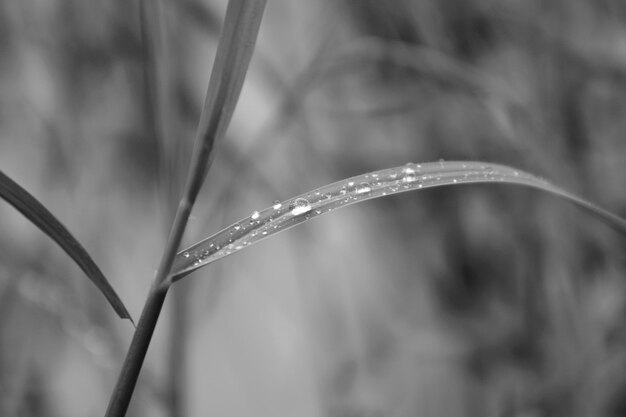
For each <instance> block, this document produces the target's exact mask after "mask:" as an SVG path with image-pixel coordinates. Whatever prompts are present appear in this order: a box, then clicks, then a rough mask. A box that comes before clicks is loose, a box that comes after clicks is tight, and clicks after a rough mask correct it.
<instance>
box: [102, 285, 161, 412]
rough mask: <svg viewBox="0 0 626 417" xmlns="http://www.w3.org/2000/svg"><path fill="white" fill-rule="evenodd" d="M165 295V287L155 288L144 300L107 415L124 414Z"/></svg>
mask: <svg viewBox="0 0 626 417" xmlns="http://www.w3.org/2000/svg"><path fill="white" fill-rule="evenodd" d="M166 295H167V290H166V289H158V288H156V290H154V291H151V292H150V295H149V297H148V299H147V300H146V304H145V305H144V309H143V311H142V313H141V317H140V318H139V323H138V324H137V330H136V331H135V334H134V336H133V340H132V342H131V344H130V347H129V349H128V353H127V354H126V359H125V360H124V365H123V367H122V371H121V373H120V376H119V378H118V380H117V384H116V386H115V389H114V390H113V395H112V396H111V402H109V406H108V408H107V411H106V416H107V417H109V416H124V415H125V414H126V411H127V410H128V405H129V404H130V400H131V398H132V396H133V392H134V390H135V385H136V384H137V378H138V376H139V372H140V371H141V367H142V365H143V362H144V359H145V357H146V352H147V351H148V346H149V345H150V340H151V339H152V334H153V333H154V328H155V327H156V323H157V321H158V318H159V314H160V313H161V308H162V307H163V302H164V301H165V296H166Z"/></svg>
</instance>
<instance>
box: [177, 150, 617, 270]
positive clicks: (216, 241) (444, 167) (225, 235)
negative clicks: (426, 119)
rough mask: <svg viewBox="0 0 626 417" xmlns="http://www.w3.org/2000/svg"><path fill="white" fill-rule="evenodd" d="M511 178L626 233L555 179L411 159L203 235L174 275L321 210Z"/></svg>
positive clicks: (503, 169) (487, 166)
mask: <svg viewBox="0 0 626 417" xmlns="http://www.w3.org/2000/svg"><path fill="white" fill-rule="evenodd" d="M473 183H506V184H514V185H522V186H526V187H531V188H536V189H539V190H541V191H545V192H548V193H551V194H555V195H557V196H559V197H562V198H564V199H566V200H569V201H570V202H573V203H574V204H576V205H578V206H579V207H582V208H584V209H586V210H588V211H589V212H591V213H593V214H594V215H596V216H598V217H599V218H600V219H602V220H604V221H605V222H607V223H608V224H609V225H611V226H612V227H614V228H615V229H616V230H618V231H620V232H622V233H624V234H626V221H625V220H624V219H622V218H620V217H618V216H616V215H614V214H612V213H610V212H608V211H606V210H604V209H602V208H600V207H598V206H596V205H594V204H592V203H590V202H588V201H586V200H584V199H581V198H579V197H577V196H575V195H573V194H571V193H569V192H567V191H565V190H563V189H561V188H559V187H556V186H554V185H552V184H551V183H549V182H547V181H545V180H543V179H541V178H539V177H536V176H534V175H532V174H529V173H527V172H524V171H520V170H518V169H515V168H511V167H508V166H504V165H498V164H490V163H483V162H456V161H447V162H443V161H442V162H429V163H423V164H413V163H409V164H407V165H405V166H401V167H396V168H390V169H383V170H380V171H374V172H370V173H368V174H363V175H359V176H356V177H352V178H348V179H345V180H343V181H339V182H335V183H333V184H329V185H326V186H324V187H321V188H318V189H316V190H313V191H310V192H308V193H306V194H301V195H299V196H297V197H294V198H292V199H289V200H286V201H283V202H279V201H276V202H275V203H274V204H273V205H272V206H271V207H269V208H266V209H264V210H261V211H255V212H253V213H252V214H251V215H250V216H249V217H247V218H245V219H243V220H240V221H239V222H237V223H235V224H233V225H231V226H229V227H227V228H226V229H224V230H222V231H220V232H218V233H216V234H214V235H213V236H211V237H209V238H207V239H204V240H202V241H200V242H198V243H196V244H195V245H193V246H191V247H189V248H187V249H185V250H184V251H182V252H180V253H179V254H177V256H176V258H175V260H174V265H173V267H172V274H171V275H170V279H171V280H172V281H176V280H178V279H180V278H182V277H183V276H185V275H187V274H188V273H190V272H192V271H194V270H196V269H198V268H200V267H202V266H205V265H208V264H210V263H211V262H214V261H216V260H218V259H220V258H223V257H224V256H228V255H231V254H233V253H235V252H238V251H239V250H241V249H244V248H246V247H248V246H250V245H252V244H254V243H257V242H259V241H261V240H263V239H265V238H267V237H269V236H272V235H274V234H276V233H278V232H282V231H284V230H287V229H289V228H290V227H293V226H295V225H297V224H300V223H303V222H305V221H307V220H310V219H312V218H314V217H317V216H319V215H321V214H325V213H329V212H331V211H334V210H336V209H338V208H341V207H345V206H348V205H351V204H355V203H359V202H361V201H365V200H370V199H372V198H378V197H383V196H386V195H392V194H397V193H403V192H407V191H413V190H420V189H423V188H429V187H438V186H444V185H460V184H473Z"/></svg>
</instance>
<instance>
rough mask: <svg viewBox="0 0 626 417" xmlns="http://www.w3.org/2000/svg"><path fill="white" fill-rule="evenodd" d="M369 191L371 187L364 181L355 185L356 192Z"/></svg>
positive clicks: (365, 192) (363, 192)
mask: <svg viewBox="0 0 626 417" xmlns="http://www.w3.org/2000/svg"><path fill="white" fill-rule="evenodd" d="M370 191H372V187H371V186H370V185H369V184H368V183H366V182H362V183H360V184H359V185H358V186H357V187H356V193H357V194H367V193H369V192H370Z"/></svg>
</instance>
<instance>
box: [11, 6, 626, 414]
mask: <svg viewBox="0 0 626 417" xmlns="http://www.w3.org/2000/svg"><path fill="white" fill-rule="evenodd" d="M265 3H266V1H265V0H230V1H229V3H228V9H227V12H226V17H225V24H224V29H223V32H222V35H221V38H220V42H219V45H218V51H217V55H216V58H215V63H214V66H213V71H212V73H211V77H210V80H209V86H208V91H207V95H206V100H205V104H204V107H203V110H202V114H201V117H200V121H199V124H198V129H197V134H196V139H195V145H194V150H193V155H192V161H191V164H190V168H189V171H188V173H187V180H186V182H185V186H184V191H183V197H182V198H181V200H180V201H179V202H178V206H177V207H178V208H177V211H176V215H175V218H174V220H173V224H172V226H171V228H170V233H169V237H168V240H167V243H166V246H165V249H164V251H163V254H162V257H161V261H160V264H159V267H158V269H157V273H156V276H155V277H154V280H153V283H152V286H151V288H150V290H149V293H148V296H147V298H146V301H145V304H144V307H143V311H142V314H141V317H140V318H139V319H138V321H137V327H136V330H135V333H134V336H133V339H132V341H131V344H130V347H129V349H128V353H127V356H126V359H125V361H124V364H123V365H122V369H121V372H120V376H119V378H118V381H117V384H116V386H115V388H114V390H113V393H112V396H111V399H110V402H109V407H108V410H107V411H106V415H107V416H110V417H121V416H123V415H125V414H126V411H127V409H128V406H129V404H130V401H131V400H132V398H133V392H134V389H135V385H136V383H137V379H138V376H139V374H140V371H141V368H142V365H143V362H144V359H145V356H146V354H147V351H148V348H149V346H150V343H151V338H152V335H153V332H154V329H155V327H156V325H157V323H158V320H159V317H160V313H161V309H162V306H163V303H164V301H165V299H166V296H167V293H168V290H169V289H170V287H171V285H173V284H175V283H176V282H177V281H179V280H180V279H182V278H184V277H186V276H188V275H189V274H191V273H192V272H193V271H195V270H197V269H198V268H201V267H204V266H207V265H209V264H211V263H212V262H215V261H217V260H219V259H221V258H223V257H226V256H229V255H231V254H233V253H235V252H238V251H241V250H243V249H245V248H247V247H249V246H251V245H253V244H255V243H257V242H259V241H261V240H263V239H265V238H268V237H270V236H273V235H275V234H277V233H279V232H282V231H285V230H287V229H289V228H291V227H293V226H296V225H299V224H302V223H304V222H306V221H308V220H311V219H313V218H315V217H317V216H320V215H322V214H327V213H331V212H333V211H335V210H337V209H339V208H342V207H346V206H349V205H352V204H356V203H360V202H364V201H367V200H370V199H374V198H381V197H385V196H390V195H394V194H398V193H403V192H408V191H419V190H421V189H426V188H432V187H440V186H452V185H467V184H476V183H490V184H494V186H495V185H497V186H504V185H515V186H523V187H530V188H533V189H536V190H539V191H542V192H547V193H550V194H552V195H554V196H556V197H558V198H561V199H563V200H565V201H568V202H570V203H574V204H575V205H577V206H579V207H581V208H582V209H584V210H586V211H588V212H589V213H591V214H592V215H595V216H597V217H599V218H600V219H602V220H603V221H605V222H606V223H608V224H609V225H610V226H611V227H612V228H614V229H615V230H617V231H619V232H621V233H623V234H626V221H624V220H623V219H622V218H620V217H618V216H616V215H614V214H612V213H610V212H608V211H606V210H604V209H602V208H600V207H598V206H596V205H595V204H593V203H590V202H588V201H587V200H585V199H583V198H580V197H578V196H576V195H574V194H572V193H570V192H568V191H566V190H564V189H562V188H560V187H558V186H556V185H554V184H552V183H551V182H549V181H547V180H544V179H542V178H539V177H538V176H535V175H533V174H531V173H528V172H525V171H522V170H519V169H516V168H513V167H509V166H504V165H500V164H496V163H490V162H477V161H437V162H423V163H415V162H408V163H407V164H406V165H403V166H398V167H392V168H388V169H382V170H377V171H372V172H368V173H364V174H361V175H358V176H355V177H351V178H347V179H343V180H340V181H338V182H335V183H332V184H329V185H325V186H321V187H319V188H317V189H314V190H312V191H309V192H306V193H303V194H301V195H298V196H295V197H292V198H288V199H286V200H284V201H278V200H277V201H274V202H273V203H272V205H271V206H270V207H267V208H263V209H256V210H254V211H251V214H250V215H249V216H248V217H246V218H244V219H241V220H239V221H237V222H236V223H234V224H232V225H231V226H228V227H226V228H225V229H223V230H221V231H219V232H217V233H215V234H213V235H211V236H210V237H208V238H206V239H204V240H202V241H200V242H198V243H196V244H194V245H192V246H190V247H188V248H185V249H181V240H182V237H183V234H184V232H185V229H186V227H187V223H188V220H189V217H190V214H191V211H192V209H193V207H194V204H195V202H196V199H197V197H198V194H199V192H200V190H201V188H202V185H203V182H204V180H205V178H206V176H207V174H208V173H209V170H210V167H211V164H212V162H213V160H214V158H215V155H216V152H217V151H218V149H219V145H220V143H221V142H222V141H223V139H224V136H225V133H226V130H227V128H228V125H229V122H230V120H231V117H232V114H233V112H234V109H235V107H236V103H237V100H238V97H239V94H240V91H241V89H242V86H243V82H244V79H245V75H246V73H247V70H248V65H249V62H250V60H251V58H252V54H253V52H254V45H255V41H256V37H257V33H258V30H259V27H260V24H261V20H262V15H263V11H264V8H265ZM500 184H502V185H500ZM0 195H1V196H2V197H3V199H5V200H6V201H7V202H8V203H9V204H11V205H12V206H14V207H15V208H16V209H17V210H19V211H20V212H21V213H22V214H24V215H25V216H26V217H27V218H28V219H29V220H30V221H31V222H32V223H34V224H35V225H37V226H38V227H39V228H40V229H41V230H42V231H43V232H44V233H46V234H47V235H49V236H50V237H51V238H52V239H53V240H55V242H56V243H57V244H58V245H59V246H60V247H61V248H63V249H64V250H65V252H66V253H67V254H68V255H69V256H70V257H71V258H72V259H73V260H74V261H75V262H76V263H77V264H78V265H79V266H80V267H81V269H82V270H83V271H84V272H85V273H86V275H87V277H88V278H90V279H91V280H92V281H93V282H94V284H95V285H96V286H97V287H98V288H99V289H100V291H101V292H102V293H103V295H104V296H105V297H106V298H107V299H108V300H109V302H110V304H111V305H112V307H113V308H114V310H115V311H116V312H117V313H118V315H119V316H120V317H121V318H128V319H130V315H129V314H128V311H127V310H126V308H125V307H124V305H123V303H122V302H121V300H120V298H119V297H118V296H117V294H116V293H115V291H114V290H113V289H112V288H111V286H110V284H109V283H108V281H107V280H106V278H105V277H104V275H103V274H102V272H100V270H99V269H98V267H97V266H96V264H95V262H94V261H93V260H92V258H91V257H90V256H89V254H88V253H87V251H86V250H85V249H84V248H83V247H82V246H81V245H80V244H79V243H78V241H77V240H76V239H75V238H74V237H72V235H71V234H70V233H69V231H68V230H67V229H66V228H65V227H63V226H62V225H61V224H60V222H59V221H58V220H56V218H55V217H54V216H53V215H52V214H51V213H50V212H49V211H48V210H47V209H46V208H45V207H44V206H43V205H42V204H41V203H39V202H38V201H37V200H36V199H35V198H34V197H33V196H31V195H30V194H29V193H28V192H26V191H25V190H24V189H23V188H22V187H20V186H19V185H18V184H16V183H15V182H14V181H12V180H11V179H10V178H8V177H7V176H6V175H4V174H2V173H0ZM416 232H417V231H416Z"/></svg>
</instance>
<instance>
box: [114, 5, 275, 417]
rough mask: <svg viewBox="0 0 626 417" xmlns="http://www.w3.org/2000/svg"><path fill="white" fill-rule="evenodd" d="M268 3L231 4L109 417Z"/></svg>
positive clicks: (137, 355)
mask: <svg viewBox="0 0 626 417" xmlns="http://www.w3.org/2000/svg"><path fill="white" fill-rule="evenodd" d="M265 4H266V0H230V1H229V2H228V7H227V10H226V18H225V24H224V30H223V32H222V34H221V37H220V41H219V44H218V48H217V54H216V57H215V63H214V65H213V71H212V72H211V78H210V80H209V88H208V91H207V96H206V100H205V104H204V107H203V109H202V115H201V117H200V122H199V126H198V131H197V135H196V141H195V145H194V150H193V154H192V159H191V166H190V168H189V171H188V175H187V180H186V183H185V187H184V190H183V197H182V198H181V200H180V203H179V204H178V208H177V210H176V215H175V216H174V222H173V224H172V227H171V229H170V233H169V237H168V239H167V243H166V245H165V249H164V251H163V256H162V258H161V262H160V264H159V268H158V269H157V273H156V276H155V277H154V281H153V283H152V286H151V288H150V292H149V294H148V298H147V300H146V303H145V305H144V309H143V312H142V314H141V317H140V319H139V323H138V325H137V330H136V331H135V334H134V335H133V339H132V341H131V344H130V347H129V350H128V353H127V355H126V359H125V360H124V364H123V366H122V370H121V372H120V376H119V377H118V380H117V383H116V386H115V389H114V391H113V395H112V396H111V399H110V401H109V406H108V408H107V412H106V416H107V417H123V416H124V415H125V414H126V411H127V410H128V406H129V404H130V400H131V398H132V395H133V392H134V389H135V386H136V384H137V379H138V377H139V373H140V371H141V367H142V365H143V361H144V359H145V357H146V353H147V351H148V347H149V346H150V341H151V339H152V334H153V333H154V329H155V327H156V323H157V321H158V319H159V315H160V312H161V309H162V307H163V302H164V301H165V297H166V295H167V291H168V289H169V285H170V284H171V280H167V278H168V276H169V273H170V270H171V269H172V264H173V262H174V257H175V256H176V251H177V250H178V247H179V246H180V242H181V240H182V238H183V234H184V232H185V228H186V226H187V222H188V220H189V216H190V214H191V210H192V208H193V205H194V203H195V201H196V198H197V196H198V193H199V192H200V188H201V187H202V183H203V182H204V179H205V177H206V173H207V172H208V170H209V168H210V166H211V163H212V162H213V159H214V157H215V148H216V146H215V145H216V143H218V142H219V141H221V140H222V139H223V137H224V134H225V132H226V128H227V127H228V124H229V123H230V120H231V118H232V114H233V112H234V110H235V105H236V103H237V100H238V98H239V93H240V92H241V88H242V86H243V81H244V78H245V75H246V72H247V71H248V65H249V63H250V59H251V57H252V53H253V51H254V45H255V42H256V38H257V35H258V31H259V27H260V24H261V18H262V16H263V11H264V9H265Z"/></svg>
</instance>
